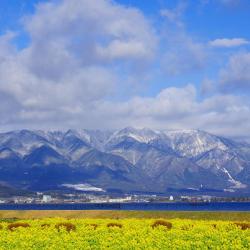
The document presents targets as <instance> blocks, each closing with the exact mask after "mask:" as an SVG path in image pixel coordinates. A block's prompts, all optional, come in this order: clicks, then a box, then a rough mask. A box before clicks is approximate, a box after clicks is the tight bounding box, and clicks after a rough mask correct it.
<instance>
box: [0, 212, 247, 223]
mask: <svg viewBox="0 0 250 250" xmlns="http://www.w3.org/2000/svg"><path fill="white" fill-rule="evenodd" d="M54 217H61V218H68V219H74V218H92V219H95V218H98V219H106V218H109V219H127V218H137V219H140V218H145V219H146V218H148V219H150V218H165V219H178V218H179V219H193V220H222V221H250V212H176V211H100V210H91V211H62V210H56V211H55V210H54V211H52V210H49V211H42V210H38V211H35V210H33V211H16V210H11V211H0V219H13V218H16V219H39V218H54Z"/></svg>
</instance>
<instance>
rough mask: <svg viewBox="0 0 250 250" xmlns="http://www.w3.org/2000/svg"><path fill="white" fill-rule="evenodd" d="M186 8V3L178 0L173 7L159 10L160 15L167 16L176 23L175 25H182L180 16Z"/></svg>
mask: <svg viewBox="0 0 250 250" xmlns="http://www.w3.org/2000/svg"><path fill="white" fill-rule="evenodd" d="M186 8H187V3H186V2H183V1H180V2H179V3H178V4H177V6H176V7H175V8H173V9H162V10H161V11H160V13H161V16H162V17H165V18H167V20H168V21H170V22H172V23H174V24H176V25H177V26H183V25H184V23H183V22H182V16H183V14H184V12H185V10H186Z"/></svg>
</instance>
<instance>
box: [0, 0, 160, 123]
mask: <svg viewBox="0 0 250 250" xmlns="http://www.w3.org/2000/svg"><path fill="white" fill-rule="evenodd" d="M23 25H24V29H25V30H26V32H27V35H28V36H29V37H30V41H31V42H30V44H29V45H28V46H27V47H26V48H24V49H22V50H19V51H18V50H17V49H16V48H15V47H14V46H13V45H12V41H11V40H12V39H13V38H14V36H15V34H14V33H11V32H9V33H7V34H6V35H4V36H2V37H0V93H1V95H5V96H6V98H5V99H6V100H7V96H8V100H13V102H15V103H19V109H18V112H19V116H18V115H17V116H16V121H15V122H18V117H19V119H20V120H19V121H24V120H29V119H31V118H32V117H33V118H35V119H38V120H46V119H48V120H50V119H51V120H52V119H54V120H56V119H58V120H60V119H61V118H62V119H64V118H65V117H66V116H67V115H70V118H71V115H73V114H75V115H76V114H81V113H83V112H86V110H88V109H89V108H90V107H91V106H92V105H93V103H95V102H97V101H98V100H101V99H105V98H108V97H109V96H111V94H112V93H114V92H115V91H116V88H118V89H119V86H120V82H122V81H123V80H122V77H123V76H121V74H120V73H119V72H120V71H121V70H123V72H124V74H125V73H126V74H128V75H136V74H137V72H136V70H137V68H136V67H137V65H145V64H147V63H148V62H150V61H151V60H152V57H153V56H154V50H155V46H156V42H157V38H156V35H155V32H154V29H153V27H152V25H151V24H150V22H149V21H148V19H147V18H145V17H144V15H143V14H142V13H141V12H140V11H139V10H138V9H134V8H128V7H124V6H122V5H119V4H116V3H115V2H113V1H109V0H62V1H52V2H47V3H40V4H38V6H37V9H36V11H35V13H34V14H33V15H31V16H26V17H25V18H24V20H23ZM135 66H136V67H135ZM2 100H3V98H2ZM13 107H16V104H15V105H14V106H13ZM20 110H21V111H20ZM63 112H65V114H63ZM13 113H14V110H13ZM59 116H60V117H59ZM46 117H47V118H46ZM58 117H59V118H58ZM63 117H64V118H63ZM11 119H12V118H11ZM13 122H14V121H13Z"/></svg>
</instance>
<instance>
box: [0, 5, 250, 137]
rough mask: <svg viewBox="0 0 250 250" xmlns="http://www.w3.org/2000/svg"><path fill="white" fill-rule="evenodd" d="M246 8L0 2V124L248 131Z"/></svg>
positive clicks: (2, 126)
mask: <svg viewBox="0 0 250 250" xmlns="http://www.w3.org/2000/svg"><path fill="white" fill-rule="evenodd" d="M249 14H250V2H249V1H247V0H197V1H191V0H175V1H174V0H168V1H167V0H155V1H153V0H152V1H143V0H116V1H115V0H114V1H108V0H51V1H49V0H31V1H23V0H2V1H1V2H0V98H1V108H0V118H1V119H0V120H1V122H0V129H1V130H11V129H19V128H35V129H37V128H41V129H61V128H63V129H66V128H83V127H85V128H100V129H106V128H108V129H110V128H120V127H125V126H136V127H152V128H157V129H183V128H187V129H191V128H197V129H203V130H207V131H210V132H212V133H217V134H222V135H227V136H235V137H244V136H246V135H247V134H248V133H249V129H250V118H249V117H250V104H249V100H248V99H249V95H250V33H249V27H250V18H249ZM100 124H101V126H100Z"/></svg>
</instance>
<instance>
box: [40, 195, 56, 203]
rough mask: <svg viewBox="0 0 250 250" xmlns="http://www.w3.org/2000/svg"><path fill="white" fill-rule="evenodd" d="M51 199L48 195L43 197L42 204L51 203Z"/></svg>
mask: <svg viewBox="0 0 250 250" xmlns="http://www.w3.org/2000/svg"><path fill="white" fill-rule="evenodd" d="M52 200H53V199H52V197H51V196H50V195H43V199H42V202H44V203H48V202H51V201H52Z"/></svg>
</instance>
